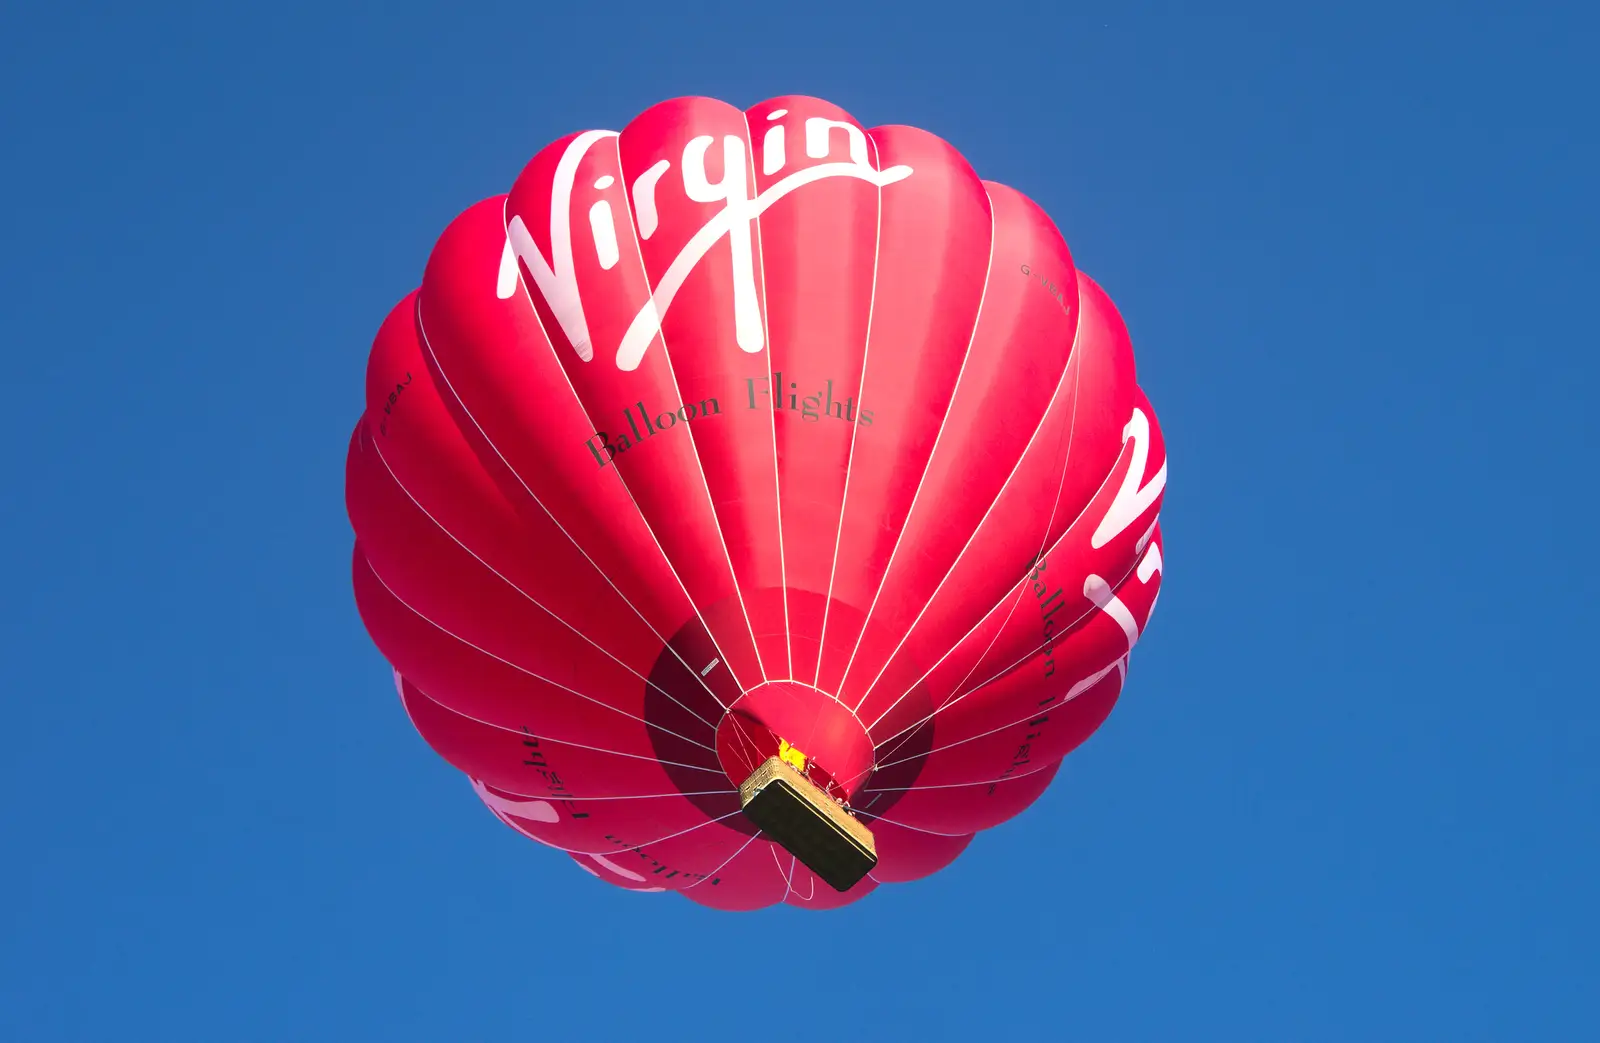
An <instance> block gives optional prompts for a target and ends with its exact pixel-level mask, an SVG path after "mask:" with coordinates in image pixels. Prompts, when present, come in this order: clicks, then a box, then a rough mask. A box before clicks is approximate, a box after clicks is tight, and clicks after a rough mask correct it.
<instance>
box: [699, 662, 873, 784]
mask: <svg viewBox="0 0 1600 1043" xmlns="http://www.w3.org/2000/svg"><path fill="white" fill-rule="evenodd" d="M716 750H717V758H718V760H719V761H720V762H721V765H722V770H723V772H724V774H726V775H727V777H728V780H729V781H730V782H731V783H733V785H735V786H742V785H744V784H745V782H746V781H748V780H749V778H750V777H751V776H752V775H753V774H755V772H756V771H757V770H758V769H760V768H761V767H762V766H763V765H765V764H766V763H767V762H768V761H770V760H773V759H776V760H777V761H778V762H779V763H781V764H784V765H786V766H787V767H789V768H790V769H792V774H793V775H795V776H797V777H798V778H799V779H801V780H803V781H804V782H805V783H807V784H808V785H809V787H811V788H814V789H815V790H816V791H817V792H818V793H819V794H821V795H823V796H824V797H826V798H827V799H828V800H830V801H832V802H833V803H835V804H838V805H840V806H841V807H849V805H850V801H851V798H852V797H854V796H855V794H857V793H858V792H860V790H861V789H862V787H863V786H865V785H866V783H867V782H868V780H869V779H870V777H871V775H872V771H873V768H874V762H873V749H872V740H871V739H870V738H868V736H867V732H866V729H865V728H864V727H862V725H861V722H860V721H859V720H857V719H856V716H855V714H853V713H852V712H851V711H849V710H848V709H846V708H845V707H844V705H843V704H841V703H840V702H839V701H838V700H837V699H835V698H834V697H833V696H832V695H829V694H827V693H826V692H822V691H819V690H818V689H816V688H813V687H811V686H810V685H804V684H800V683H799V682H795V681H775V682H768V683H767V684H763V685H759V686H757V687H755V688H752V689H751V690H750V691H748V692H745V693H744V694H743V695H741V696H740V697H739V698H738V699H737V700H735V701H734V703H733V705H732V706H730V707H729V708H728V709H727V710H726V711H725V712H724V713H723V715H722V719H721V720H720V721H719V722H718V723H717V731H716Z"/></svg>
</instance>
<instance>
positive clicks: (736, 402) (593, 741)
mask: <svg viewBox="0 0 1600 1043" xmlns="http://www.w3.org/2000/svg"><path fill="white" fill-rule="evenodd" d="M1166 476H1167V467H1166V452H1165V448H1164V444H1163V441H1162V436H1161V431H1160V428H1159V427H1158V425H1157V423H1156V417H1155V414H1154V411H1153V410H1152V409H1151V407H1150V404H1149V402H1148V401H1147V400H1146V399H1145V396H1144V394H1143V392H1142V391H1141V390H1140V388H1139V385H1138V383H1137V381H1136V378H1135V372H1134V359H1133V352H1132V348H1131V347H1130V345H1129V341H1128V334H1127V330H1126V329H1125V328H1124V326H1123V323H1122V321H1121V319H1120V318H1119V317H1118V314H1117V311H1116V308H1115V307H1114V306H1113V305H1112V303H1111V301H1110V300H1109V299H1108V298H1107V297H1106V295H1105V294H1104V293H1103V292H1102V291H1101V290H1100V288H1099V287H1098V286H1096V285H1095V284H1094V283H1093V282H1092V281H1090V280H1089V279H1088V278H1087V277H1086V276H1084V275H1083V274H1082V273H1080V272H1079V271H1078V270H1077V268H1076V267H1075V266H1074V264H1073V260H1072V257H1071V255H1070V254H1069V252H1068V250H1067V246H1066V243H1065V242H1063V241H1062V238H1061V235H1060V233H1059V232H1058V231H1057V230H1056V228H1055V225H1054V224H1052V222H1051V220H1050V218H1049V217H1048V216H1046V215H1045V213H1044V212H1043V211H1042V210H1040V209H1039V207H1038V206H1036V205H1035V204H1034V203H1033V202H1032V201H1030V200H1029V199H1028V198H1027V197H1025V196H1023V195H1022V194H1021V193H1019V192H1017V191H1016V190H1014V189H1011V188H1007V187H1006V186H1004V185H999V184H995V183H993V182H989V181H983V180H981V179H980V178H979V177H978V175H977V174H975V173H974V172H973V171H972V169H971V167H969V166H968V165H967V163H966V161H965V160H964V159H963V158H962V157H961V156H960V155H959V154H958V153H957V152H956V151H955V150H954V149H953V148H951V146H950V145H948V144H947V143H945V142H944V141H942V140H940V139H939V138H937V137H935V136H933V135H932V134H929V133H927V132H925V131H922V130H917V129H914V128H911V127H902V126H888V127H879V128H876V129H872V130H867V129H865V128H863V127H861V126H860V125H859V124H858V123H856V122H855V120H853V119H851V117H850V116H849V115H848V114H847V113H845V112H843V111H842V110H840V109H838V108H837V107H835V106H833V105H830V104H828V103H826V102H823V101H819V100H817V99H815V98H806V97H784V98H775V99H772V100H770V101H765V102H762V103H761V104H759V105H756V106H754V107H753V108H751V109H748V110H740V109H738V108H734V107H732V106H730V105H726V104H724V103H722V102H718V101H714V100H711V99H707V98H682V99H678V100H674V101H668V102H664V103H662V104H660V105H657V106H655V107H654V108H652V109H650V110H648V111H646V112H645V113H643V114H642V115H640V116H639V117H638V118H636V119H635V120H634V121H633V122H631V123H629V124H628V126H627V127H626V129H624V130H623V131H622V132H621V133H615V132H611V131H587V132H584V133H581V134H573V135H571V136H569V137H566V138H563V139H561V140H560V141H557V142H555V143H553V144H551V145H550V146H548V147H547V148H545V149H544V150H543V151H542V152H540V153H539V154H538V155H537V156H535V157H534V159H533V160H532V162H530V163H529V164H528V166H527V167H526V168H525V169H524V170H523V171H522V174H521V176H519V177H518V178H517V180H516V182H515V183H514V184H513V185H512V186H511V191H510V192H509V194H507V195H504V196H497V197H494V198H492V199H487V200H484V201H482V202H480V203H478V204H477V205H476V206H473V207H472V208H470V209H468V210H467V211H465V212H464V213H462V214H461V215H460V216H459V217H457V218H456V220H455V221H454V222H453V223H451V224H450V226H449V227H448V228H446V229H445V231H444V234H443V235H442V236H441V238H440V239H439V241H438V243H437V245H436V246H435V248H434V251H433V254H432V256H431V257H430V258H429V260H428V264H427V268H426V271H425V273H424V276H423V279H422V284H421V286H420V287H419V288H418V289H417V290H415V291H414V292H413V293H412V294H411V295H409V296H407V297H406V298H405V299H404V300H402V301H401V302H400V303H399V304H398V305H396V307H395V308H394V310H393V311H392V312H391V313H390V315H389V316H388V318H387V320H386V321H385V322H384V323H383V325H382V327H381V328H380V330H379V332H378V335H377V339H376V341H375V343H374V344H373V347H372V354H371V358H370V363H369V369H368V374H367V405H366V411H365V413H364V415H363V417H362V419H361V422H360V423H359V424H358V425H357V427H356V430H355V433H354V435H353V437H352V439H351V442H350V449H349V457H348V465H347V505H348V509H349V513H350V519H351V522H352V524H353V526H354V529H355V533H356V546H355V555H354V583H355V594H356V599H357V602H358V605H359V608H360V612H361V616H362V619H363V621H364V622H365V624H366V627H367V629H368V631H369V632H370V634H371V636H372V638H373V640H374V641H375V642H376V644H377V646H378V648H379V649H380V650H381V651H382V653H383V654H384V656H385V657H386V658H387V659H388V660H389V661H390V663H391V664H393V666H394V668H395V671H396V678H397V683H398V684H399V687H400V690H401V698H402V701H403V703H404V706H405V708H406V712H407V713H408V714H409V715H410V718H411V720H412V722H413V724H414V725H415V726H416V728H417V730H418V731H419V732H420V733H421V735H422V736H423V738H424V739H426V740H427V742H428V743H429V744H430V745H431V746H432V747H433V748H434V749H435V750H436V751H437V752H438V753H439V755H440V756H442V757H443V758H445V759H446V760H447V761H449V763H451V764H452V765H454V766H455V767H457V768H459V769H460V770H461V771H462V772H464V773H465V774H466V775H468V776H469V777H470V778H471V780H472V783H473V786H474V788H475V789H476V792H477V793H478V795H479V797H480V798H481V799H482V800H483V801H484V803H485V804H487V805H488V807H489V808H490V810H492V811H493V813H494V814H495V815H496V816H497V817H499V818H500V819H501V820H502V821H503V822H504V823H506V824H507V825H508V826H510V827H511V828H513V829H515V830H517V831H518V832H520V833H523V834H525V835H526V836H528V837H530V838H532V839H534V840H537V841H539V842H540V843H543V844H547V845H551V846H554V847H557V848H560V849H562V850H564V851H566V852H569V853H570V855H571V857H572V858H573V859H574V860H575V861H576V862H577V863H578V864H579V866H580V867H582V868H583V869H584V870H586V871H588V872H590V873H593V874H594V875H595V876H597V877H599V878H600V879H602V880H606V881H608V882H610V883H613V884H615V885H617V886H619V887H623V888H627V889H630V890H636V891H681V892H682V893H683V894H684V896H685V897H687V898H689V899H691V900H693V901H696V902H699V903H702V904H704V905H707V906H711V907H713V908H718V909H730V910H731V909H754V908H759V907H762V906H766V905H771V904H774V903H779V902H787V903H789V904H791V905H799V906H806V907H810V908H833V907H837V906H839V905H842V904H845V903H847V902H850V901H853V900H855V899H856V898H859V897H861V896H862V895H865V894H867V893H868V892H870V891H871V890H873V889H874V888H875V887H877V886H878V885H879V884H881V883H899V882H904V881H909V880H915V879H918V878H920V877H924V876H926V875H928V874H930V873H933V872H936V871H938V870H939V869H942V868H943V867H945V866H946V865H949V864H950V863H951V862H952V861H953V860H954V859H955V858H957V857H958V856H959V855H960V854H961V852H962V851H963V850H964V849H965V848H966V846H967V845H968V843H969V842H970V841H971V839H972V835H973V834H974V833H976V832H978V831H979V830H984V829H988V828H990V827H992V826H995V825H998V824H999V823H1001V822H1003V821H1005V820H1006V819H1009V818H1011V817H1012V816H1014V815H1016V814H1018V813H1019V812H1021V811H1022V810H1023V809H1025V808H1026V807H1028V806H1029V805H1030V804H1031V803H1032V802H1033V801H1034V800H1035V799H1037V798H1038V797H1039V795H1040V794H1041V793H1042V792H1043V791H1044V789H1045V788H1046V787H1047V786H1048V785H1049V783H1050V780H1051V779H1052V778H1053V777H1054V775H1055V773H1056V771H1057V769H1058V768H1059V766H1060V763H1061V759H1062V758H1063V757H1064V756H1065V755H1066V754H1068V753H1070V752H1071V751H1072V750H1073V749H1074V748H1075V747H1076V746H1077V745H1078V744H1079V743H1081V742H1083V741H1084V740H1085V739H1086V738H1088V736H1089V735H1090V734H1091V733H1093V732H1094V730H1095V729H1096V728H1097V727H1098V726H1099V725H1100V723H1101V722H1102V721H1104V720H1105V718H1106V716H1107V714H1109V713H1110V711H1111V708H1112V706H1113V704H1114V703H1115V702H1116V699H1117V696H1118V694H1119V693H1120V692H1121V690H1122V685H1123V682H1124V680H1125V678H1126V676H1127V671H1128V655H1129V652H1130V651H1131V649H1132V647H1133V645H1134V643H1135V642H1136V641H1137V640H1138V638H1139V635H1140V633H1141V632H1142V631H1143V629H1144V627H1145V625H1146V623H1147V621H1148V619H1149V617H1150V613H1151V610H1152V609H1153V608H1154V605H1155V600H1156V592H1157V588H1158V586H1159V584H1160V581H1161V570H1162V557H1161V533H1160V527H1159V525H1158V524H1157V520H1156V519H1157V514H1158V512H1159V511H1160V509H1161V502H1162V493H1163V490H1164V488H1165V485H1166ZM763 773H764V774H763ZM747 780H750V784H749V785H745V784H746V782H747ZM741 786H744V788H743V790H741ZM763 787H764V788H763ZM768 790H770V791H771V794H777V795H778V796H775V797H774V796H771V794H767V791H768ZM763 794H766V796H764V795H763ZM769 798H770V799H769ZM784 815H788V816H789V818H784V817H783V816H784ZM830 860H831V861H830ZM841 860H842V861H841ZM845 863H848V864H849V866H853V867H854V869H849V868H848V866H847V867H846V869H840V868H839V867H840V866H841V865H844V864H845ZM863 874H864V875H863Z"/></svg>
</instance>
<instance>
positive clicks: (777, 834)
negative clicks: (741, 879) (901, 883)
mask: <svg viewBox="0 0 1600 1043" xmlns="http://www.w3.org/2000/svg"><path fill="white" fill-rule="evenodd" d="M739 802H740V803H741V804H742V805H743V806H744V813H745V816H746V817H748V818H749V819H750V821H751V822H754V823H755V824H756V825H757V826H759V827H761V830H762V832H764V833H766V834H767V836H768V837H770V838H771V839H772V840H773V841H774V842H776V843H777V844H779V845H780V846H781V847H782V848H783V849H784V850H785V851H787V852H789V853H790V854H791V855H793V856H794V857H795V858H798V859H799V860H800V861H801V862H803V863H804V864H805V866H806V868H807V869H809V870H811V871H812V872H813V873H815V874H817V876H818V877H820V878H821V880H822V882H823V883H825V884H827V885H828V886H829V887H831V888H833V889H834V890H835V891H848V890H850V889H851V888H852V887H854V886H855V885H856V884H857V883H859V882H860V881H861V878H862V877H864V876H866V875H867V874H868V873H870V872H871V871H872V867H873V866H875V865H877V864H878V849H877V845H876V843H875V842H874V841H873V838H872V831H871V830H870V829H868V828H867V827H866V826H864V825H862V824H861V823H860V822H858V821H857V820H856V818H855V816H853V815H851V814H850V812H848V811H846V810H845V809H844V808H842V807H840V806H839V805H838V804H837V803H835V802H834V800H833V798H831V797H829V796H828V795H827V794H825V793H823V792H822V791H821V790H819V789H818V788H817V787H816V786H814V785H813V784H812V783H811V782H810V781H808V780H807V779H806V777H805V776H804V775H802V774H800V772H799V771H797V770H795V768H794V766H793V765H792V764H790V763H788V762H787V761H785V760H783V759H781V758H779V757H768V758H767V760H766V762H765V763H763V764H762V765H761V767H759V768H757V769H756V770H755V773H754V774H752V775H751V776H750V777H749V778H748V779H745V780H744V784H743V785H741V786H740V787H739Z"/></svg>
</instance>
